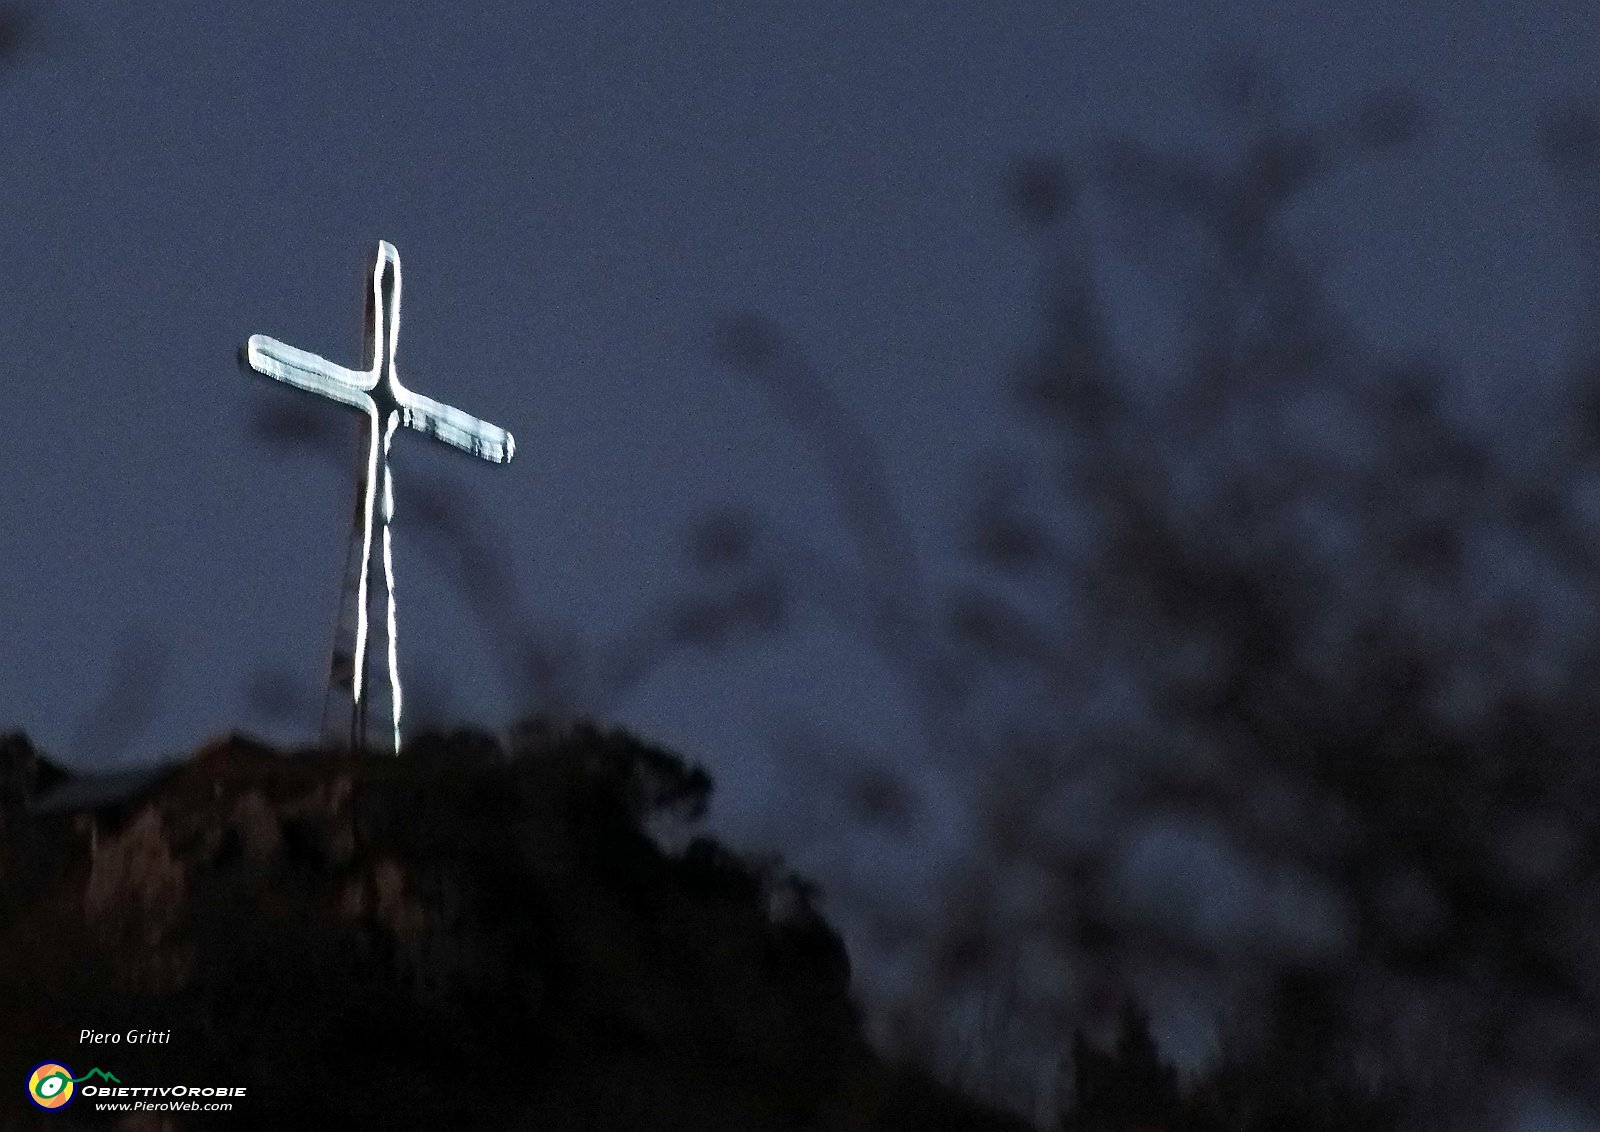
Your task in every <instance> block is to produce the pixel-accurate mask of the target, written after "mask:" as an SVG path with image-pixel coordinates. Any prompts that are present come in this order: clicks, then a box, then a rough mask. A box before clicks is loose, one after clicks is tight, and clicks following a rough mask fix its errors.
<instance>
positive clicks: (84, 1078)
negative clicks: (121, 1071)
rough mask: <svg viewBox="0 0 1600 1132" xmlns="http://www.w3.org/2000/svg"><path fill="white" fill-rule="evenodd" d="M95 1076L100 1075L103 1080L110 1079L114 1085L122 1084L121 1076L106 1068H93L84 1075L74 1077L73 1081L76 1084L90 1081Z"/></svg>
mask: <svg viewBox="0 0 1600 1132" xmlns="http://www.w3.org/2000/svg"><path fill="white" fill-rule="evenodd" d="M94 1077H98V1078H100V1080H102V1081H110V1082H111V1083H112V1084H113V1085H120V1084H122V1080H121V1078H119V1077H118V1076H117V1075H116V1074H115V1073H107V1072H106V1071H105V1070H104V1069H91V1070H89V1072H87V1073H85V1074H84V1075H83V1076H82V1077H74V1078H73V1079H72V1083H73V1084H74V1085H76V1084H79V1083H80V1082H83V1081H88V1080H90V1079H92V1078H94Z"/></svg>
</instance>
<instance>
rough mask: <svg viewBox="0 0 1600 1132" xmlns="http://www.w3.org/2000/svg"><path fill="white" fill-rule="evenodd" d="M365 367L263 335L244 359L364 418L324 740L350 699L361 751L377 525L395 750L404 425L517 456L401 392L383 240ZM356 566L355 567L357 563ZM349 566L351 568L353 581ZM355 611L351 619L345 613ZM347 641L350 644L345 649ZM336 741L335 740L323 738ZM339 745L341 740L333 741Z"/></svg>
mask: <svg viewBox="0 0 1600 1132" xmlns="http://www.w3.org/2000/svg"><path fill="white" fill-rule="evenodd" d="M368 313H369V318H368V329H367V338H368V342H369V346H368V361H367V366H366V368H365V369H362V370H351V369H346V368H344V367H343V366H340V365H337V364H335V363H333V362H330V361H327V360H326V359H324V358H320V357H318V356H317V355H315V354H310V353H307V352H306V351H304V350H298V349H296V348H295V347H293V346H288V345H285V344H284V343H282V342H279V341H278V340H277V339H275V338H268V337H267V336H266V335H263V334H256V335H252V336H251V338H250V340H249V341H248V342H246V343H245V346H244V349H243V350H242V351H241V358H242V361H243V363H244V364H245V365H246V366H247V367H248V368H250V369H252V370H254V371H255V372H257V373H260V374H262V375H264V376H266V377H270V378H272V379H274V380H275V381H281V382H283V383H284V384H286V385H292V386H294V387H295V388H297V389H301V390H304V391H306V392H308V393H315V394H317V395H319V396H322V397H326V398H328V399H329V400H332V401H337V402H339V403H340V404H342V405H346V406H348V407H350V408H353V409H357V410H359V411H360V412H361V413H362V414H363V415H364V416H365V417H366V421H365V428H364V430H363V431H364V432H365V433H366V450H365V453H364V460H363V468H362V471H361V474H360V476H359V478H358V481H357V498H356V508H355V514H354V515H353V517H352V523H351V541H350V549H349V555H348V557H347V561H346V570H345V580H344V583H343V587H342V593H341V597H340V614H339V618H338V621H337V622H336V627H335V640H334V649H333V660H332V662H331V664H330V666H329V674H328V681H329V684H328V691H329V700H328V702H325V704H324V720H323V722H324V731H325V732H326V731H327V730H328V728H327V724H328V717H329V712H328V704H329V703H331V701H332V699H333V697H334V695H335V693H336V692H338V693H339V694H340V695H341V696H342V695H343V694H344V693H345V691H346V690H348V695H349V700H350V740H349V742H350V746H351V748H352V749H355V750H364V749H366V746H367V707H368V704H369V703H370V701H371V699H372V686H371V685H372V682H371V681H370V680H368V678H367V675H368V674H367V668H368V665H367V659H368V658H367V649H368V643H369V637H370V631H369V625H368V621H369V598H370V593H369V591H370V588H371V587H370V586H369V584H368V578H369V577H370V574H371V564H372V552H373V542H374V538H373V536H374V526H375V524H381V525H382V534H383V538H382V550H381V553H382V556H383V577H384V590H385V593H386V595H387V599H388V600H387V608H386V610H385V614H384V617H383V622H382V624H383V628H384V636H385V638H386V639H387V644H388V649H387V652H388V668H389V682H388V688H387V689H386V692H387V696H386V699H387V701H388V704H387V707H388V716H389V724H390V726H389V728H388V730H389V735H388V736H387V738H388V740H389V741H390V742H392V744H393V747H392V749H393V751H394V752H395V753H396V754H398V753H399V751H400V707H401V692H400V653H399V646H398V642H397V640H396V637H397V631H396V616H395V614H396V606H395V589H394V543H393V534H392V527H393V522H394V471H393V467H392V465H391V463H390V450H391V447H392V445H393V442H394V436H395V432H396V431H397V430H398V429H399V427H400V426H401V425H404V426H406V427H407V428H411V429H414V430H416V431H418V432H421V433H424V434H426V435H428V436H431V437H433V438H434V439H435V440H440V441H443V442H444V443H446V444H449V445H451V446H452V447H455V448H458V449H460V450H462V451H463V452H466V453H468V454H469V455H472V456H476V457H478V458H479V459H483V460H488V461H489V462H490V463H495V464H505V463H508V462H510V460H511V456H512V454H513V452H514V451H515V442H514V441H513V440H512V437H511V434H510V433H509V432H507V431H506V430H505V429H503V428H500V427H499V426H498V425H492V424H490V423H488V422H487V421H482V420H479V419H478V418H476V417H474V416H471V415H470V414H468V413H464V412H462V411H461V410H460V409H457V408H454V407H452V406H450V405H446V404H443V403H442V402H439V401H435V400H433V399H432V398H430V397H426V396H424V395H422V394H420V393H417V392H414V391H413V390H410V389H408V388H406V386H405V385H404V384H402V383H401V381H400V375H399V372H398V371H397V369H396V366H395V353H396V350H397V347H398V345H399V340H400V253H399V252H398V251H396V250H395V247H394V245H393V244H390V243H388V242H387V241H380V242H379V244H378V252H377V255H376V257H375V258H374V261H373V266H372V288H371V290H370V292H369V293H368ZM357 563H359V566H356V564H357ZM352 567H356V568H355V569H354V571H353V572H352ZM352 604H353V607H354V617H353V618H351V617H350V616H349V614H350V611H351V610H350V607H351V606H352ZM347 638H348V641H347ZM325 737H329V738H332V737H331V736H326V735H325ZM335 741H338V740H337V739H335Z"/></svg>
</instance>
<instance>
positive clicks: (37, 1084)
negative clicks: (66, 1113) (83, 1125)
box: [28, 1061, 72, 1108]
mask: <svg viewBox="0 0 1600 1132" xmlns="http://www.w3.org/2000/svg"><path fill="white" fill-rule="evenodd" d="M28 1099H29V1100H31V1101H32V1102H33V1103H34V1104H36V1105H38V1106H39V1107H40V1108H66V1107H67V1104H68V1103H69V1102H70V1101H71V1100H72V1070H70V1069H68V1068H67V1067H66V1066H65V1065H62V1064H61V1063H60V1062H59V1061H47V1062H45V1063H44V1064H43V1065H41V1066H39V1067H38V1068H36V1069H35V1070H34V1071H33V1072H32V1073H30V1074H28Z"/></svg>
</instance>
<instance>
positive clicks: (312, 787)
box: [0, 723, 1025, 1132]
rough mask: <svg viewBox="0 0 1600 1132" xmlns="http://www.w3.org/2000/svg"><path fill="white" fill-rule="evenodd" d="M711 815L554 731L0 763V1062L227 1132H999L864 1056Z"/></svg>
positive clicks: (770, 873)
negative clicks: (145, 763) (203, 1109)
mask: <svg viewBox="0 0 1600 1132" xmlns="http://www.w3.org/2000/svg"><path fill="white" fill-rule="evenodd" d="M711 788H712V784H711V780H710V778H709V777H708V776H707V775H706V773H705V772H704V771H702V770H700V769H698V768H696V767H692V766H689V765H686V764H685V763H684V762H683V761H681V760H680V759H678V758H676V757H675V756H673V755H671V754H669V753H668V752H665V751H662V750H660V749H658V748H655V747H651V746H648V745H646V744H644V743H641V742H639V741H638V740H636V739H634V738H632V737H630V736H628V735H626V734H624V733H621V732H603V731H600V730H596V729H593V728H589V727H582V726H579V727H570V728H553V727H549V726H544V725H540V724H537V723H531V724H526V725H524V726H522V727H520V728H518V729H517V730H516V731H515V732H514V734H513V736H512V738H511V741H510V742H509V744H502V743H501V742H500V741H498V740H497V739H495V738H493V737H491V736H489V735H486V734H481V733H474V732H466V731H462V732H457V733H454V734H451V735H432V736H423V737H419V738H417V739H416V740H414V741H413V742H411V743H410V744H409V745H408V746H407V748H406V750H405V752H404V754H403V755H402V756H401V757H399V758H380V757H375V756H351V755H347V754H335V753H329V752H320V751H300V752H292V753H291V752H281V751H278V750H274V749H271V748H269V747H266V746H264V745H262V744H259V743H256V742H253V741H251V740H249V739H246V738H243V737H239V736H233V737H230V738H227V739H224V740H220V741H218V742H215V743H212V744H210V745H208V746H207V747H205V748H203V749H202V750H201V751H199V752H197V753H196V754H195V755H193V756H192V757H190V758H189V759H187V760H185V761H183V762H181V763H176V764H172V765H171V766H169V767H166V768H161V769H158V770H152V771H149V772H141V773H139V774H134V775H122V776H118V777H116V778H107V779H80V778H75V777H74V776H72V775H70V774H68V773H67V772H66V771H64V770H62V769H61V768H59V767H57V766H55V765H54V764H52V763H51V762H50V761H49V760H48V759H47V758H45V757H44V756H42V755H41V754H39V752H37V751H36V750H35V749H34V748H33V746H32V745H31V744H30V743H29V741H28V740H27V739H26V738H25V737H23V736H21V735H11V736H6V737H0V1001H3V1002H5V1003H6V1004H7V1009H6V1011H5V1013H4V1015H3V1018H0V1064H4V1065H19V1066H26V1065H31V1064H34V1063H36V1062H37V1061H39V1060H40V1059H41V1058H43V1057H58V1058H63V1059H65V1060H66V1061H67V1062H68V1063H69V1064H74V1063H75V1062H82V1063H87V1062H88V1061H90V1060H91V1057H92V1060H93V1061H95V1062H96V1063H98V1064H99V1065H100V1066H101V1067H102V1068H103V1069H104V1070H105V1071H107V1072H110V1073H115V1074H116V1075H117V1076H118V1077H120V1078H121V1080H122V1081H123V1082H124V1083H126V1084H130V1085H137V1084H140V1083H151V1084H155V1083H169V1084H170V1083H172V1082H175V1081H177V1082H213V1083H227V1084H233V1085H243V1086H246V1087H247V1089H248V1094H247V1097H246V1098H245V1099H244V1100H241V1101H240V1102H239V1103H238V1104H237V1105H236V1106H235V1110H234V1111H233V1112H232V1113H231V1114H230V1115H229V1117H228V1120H229V1123H230V1126H232V1127H235V1128H312V1127H317V1128H324V1127H325V1128H385V1129H410V1128H415V1129H438V1128H443V1127H451V1128H458V1129H478V1128H481V1129H511V1128H517V1129H528V1128H538V1129H541V1130H545V1132H558V1130H565V1129H570V1130H573V1132H577V1130H580V1129H593V1130H609V1129H618V1130H621V1129H639V1130H645V1129H649V1130H651V1132H667V1130H672V1129H686V1130H687V1129H697V1130H698V1129H752V1130H754V1129H797V1130H798V1129H817V1130H823V1129H884V1130H889V1129H912V1128H916V1129H972V1130H994V1132H1013V1130H1017V1129H1021V1128H1023V1127H1025V1126H1024V1125H1022V1124H1021V1123H1019V1122H1018V1121H1016V1120H1014V1119H1013V1118H1010V1117H1006V1116H1003V1115H1000V1114H997V1113H994V1112H991V1111H989V1110H986V1109H983V1108H981V1107H979V1106H977V1105H975V1104H973V1103H971V1102H968V1101H966V1100H964V1099H962V1098H961V1097H959V1096H957V1095H956V1094H954V1093H951V1092H950V1091H948V1090H946V1089H943V1088H941V1087H940V1086H938V1085H936V1084H935V1083H933V1081H932V1080H931V1079H930V1078H928V1077H927V1076H926V1075H924V1074H920V1073H918V1072H916V1071H914V1070H910V1069H902V1068H899V1067H895V1066H891V1065H888V1064H886V1063H884V1062H883V1061H882V1060H881V1059H880V1058H879V1057H878V1056H877V1055H876V1054H874V1053H873V1052H872V1050H871V1049H870V1048H869V1047H868V1046H867V1044H866V1042H865V1040H864V1038H863V1036H862V1033H861V1028H860V1019H859V1016H858V1011H857V1007H856V1005H855V1003H854V1001H853V1000H852V997H851V988H850V963H849V958H848V956H847V955H846V953H845V949H844V947H843V945H842V943H841V941H840V938H839V936H838V934H837V933H836V932H835V931H834V929H833V928H832V927H831V926H829V924H828V923H827V922H826V921H825V920H824V919H823V917H822V916H821V914H820V913H819V912H818V910H817V907H816V895H815V891H814V889H813V888H812V887H811V886H810V885H808V884H807V883H806V882H805V881H804V880H802V879H801V878H798V877H796V876H793V875H791V874H789V873H787V872H785V871H784V870H782V869H781V868H780V867H779V866H778V865H777V864H776V863H774V862H763V863H755V862H751V861H747V860H745V859H743V858H741V857H739V856H738V855H736V854H735V853H734V852H732V851H730V850H729V849H727V848H726V847H724V846H722V845H721V844H719V843H718V842H716V841H715V840H713V839H711V838H709V837H706V836H701V835H695V833H694V828H693V826H694V823H695V821H696V820H697V819H698V818H699V817H700V816H701V814H702V813H703V812H704V809H705V806H706V803H707V800H708V798H709V796H710V793H711ZM85 1026H92V1027H93V1028H95V1029H97V1030H102V1031H107V1032H111V1031H126V1030H129V1029H139V1028H148V1027H152V1026H159V1028H161V1029H163V1030H170V1031H171V1032H172V1039H171V1042H170V1044H169V1045H163V1046H154V1047H152V1046H145V1045H128V1044H121V1045H98V1046H95V1047H93V1053H92V1055H90V1054H89V1053H88V1052H87V1051H86V1050H85V1047H82V1046H80V1045H79V1044H78V1037H79V1030H80V1029H81V1028H83V1027H85ZM30 1059H31V1060H30ZM82 1068H83V1067H82V1066H81V1065H75V1069H76V1070H77V1071H80V1072H81V1071H82ZM19 1072H21V1070H19ZM13 1099H14V1100H15V1102H16V1103H15V1104H13V1103H12V1102H11V1101H8V1102H6V1104H5V1105H4V1107H3V1109H0V1115H3V1119H0V1126H3V1127H6V1128H10V1127H31V1125H29V1124H27V1123H26V1121H27V1120H29V1119H32V1118H33V1117H35V1116H38V1117H40V1118H43V1119H48V1120H49V1121H50V1122H51V1126H52V1127H57V1128H61V1127H73V1126H74V1124H75V1122H80V1123H82V1124H85V1125H88V1126H95V1127H104V1126H105V1124H104V1123H103V1122H102V1120H101V1119H99V1118H97V1117H96V1116H95V1114H94V1113H93V1112H92V1109H91V1106H90V1105H89V1104H86V1103H83V1102H82V1100H79V1101H77V1102H75V1103H74V1105H73V1107H72V1108H71V1109H69V1110H67V1111H66V1112H64V1113H60V1114H56V1113H52V1114H48V1116H46V1114H35V1113H25V1112H22V1111H20V1109H21V1107H22V1106H23V1105H24V1102H23V1099H22V1097H21V1095H20V1092H19V1093H18V1094H17V1096H16V1097H14V1098H13ZM168 1119H170V1121H171V1123H168V1124H161V1125H158V1126H160V1127H168V1128H186V1127H189V1126H190V1125H189V1124H187V1123H185V1122H184V1120H185V1118H184V1117H183V1116H171V1117H169V1118H168ZM193 1119H194V1121H195V1124H196V1126H198V1125H199V1124H200V1123H201V1122H202V1121H204V1120H205V1119H206V1118H205V1117H204V1116H199V1117H195V1118H193ZM13 1121H18V1122H20V1123H15V1124H14V1123H12V1122H13ZM129 1126H130V1127H131V1126H132V1125H129ZM145 1126H146V1125H140V1127H145Z"/></svg>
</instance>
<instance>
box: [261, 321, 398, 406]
mask: <svg viewBox="0 0 1600 1132" xmlns="http://www.w3.org/2000/svg"><path fill="white" fill-rule="evenodd" d="M244 353H245V361H246V362H248V363H249V365H250V368H251V369H253V370H255V371H256V372H257V373H260V374H264V375H265V376H267V377H271V378H275V379H276V380H278V381H281V382H283V383H284V384H286V385H293V386H294V387H295V388H296V389H304V390H306V391H307V392H308V393H317V394H320V395H321V396H323V397H330V398H332V399H333V400H335V401H342V402H343V403H344V404H346V405H353V406H354V407H356V408H357V409H370V408H371V407H372V398H371V397H369V396H368V395H367V391H368V390H370V389H371V388H372V387H373V386H374V385H376V384H377V378H376V376H375V375H373V374H370V373H363V372H361V371H360V370H353V369H345V368H344V367H343V366H341V365H335V364H334V363H333V362H330V361H328V360H327V359H326V358H319V357H317V355H315V354H311V353H307V352H306V351H305V350H297V349H295V348H294V347H293V346H288V345H285V344H284V343H282V342H279V341H278V340H277V339H276V338H268V337H267V336H266V335H265V334H252V335H251V336H250V341H249V342H247V343H246V344H245V348H244Z"/></svg>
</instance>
